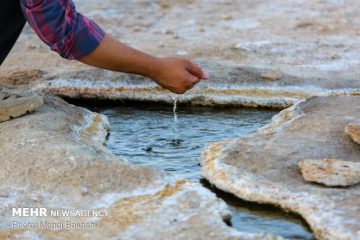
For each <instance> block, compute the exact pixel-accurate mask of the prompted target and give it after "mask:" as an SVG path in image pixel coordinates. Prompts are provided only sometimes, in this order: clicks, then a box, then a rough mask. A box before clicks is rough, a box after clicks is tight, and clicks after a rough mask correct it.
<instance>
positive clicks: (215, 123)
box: [92, 104, 313, 239]
mask: <svg viewBox="0 0 360 240" xmlns="http://www.w3.org/2000/svg"><path fill="white" fill-rule="evenodd" d="M92 110H95V111H98V112H100V113H103V114H105V115H107V116H108V117H109V121H110V124H111V133H110V137H109V139H108V142H107V145H108V148H109V149H110V150H111V151H112V152H113V153H114V154H116V155H119V156H122V157H125V158H126V159H128V160H129V161H130V162H132V163H134V164H141V165H145V166H154V167H157V168H162V169H164V170H166V171H169V172H173V173H175V174H177V175H180V176H182V177H185V178H188V179H192V180H194V181H199V179H200V164H199V157H200V154H201V152H202V150H203V148H204V147H205V146H206V145H208V144H209V143H212V142H216V141H219V140H224V139H229V138H236V137H239V136H243V135H248V134H252V133H255V132H256V129H257V128H259V127H261V126H263V125H265V124H267V123H269V122H270V119H271V117H272V116H273V115H275V114H276V112H275V111H260V110H254V109H239V108H206V107H201V108H200V107H198V108H194V107H179V108H178V109H177V117H178V118H179V121H178V123H177V127H176V129H174V112H173V111H172V110H174V109H172V108H171V107H170V106H156V107H154V106H153V105H141V104H137V105H132V106H120V107H103V108H96V107H95V108H94V107H93V108H92ZM174 131H177V132H174ZM174 136H176V138H175V139H174ZM202 183H203V185H205V186H206V187H208V188H209V189H211V190H212V191H214V192H215V193H216V194H217V195H218V196H219V197H220V198H222V199H224V200H225V201H226V202H227V204H228V205H229V206H230V209H231V211H232V213H233V218H232V220H231V225H232V226H233V227H234V228H236V229H238V230H241V231H244V232H270V233H274V234H276V235H281V236H283V237H286V238H289V239H312V237H313V236H312V234H311V233H309V231H308V230H307V228H306V227H305V226H304V224H303V221H302V220H301V218H299V217H297V216H293V215H291V214H287V213H284V212H283V211H281V210H279V209H277V208H274V207H269V206H265V207H264V206H263V205H259V204H256V203H248V202H244V201H242V200H240V199H238V198H236V197H233V196H232V195H230V194H226V193H224V192H221V191H219V190H216V189H213V188H211V187H210V186H209V185H208V184H207V183H206V182H205V181H202Z"/></svg>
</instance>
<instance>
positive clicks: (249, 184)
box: [202, 97, 360, 239]
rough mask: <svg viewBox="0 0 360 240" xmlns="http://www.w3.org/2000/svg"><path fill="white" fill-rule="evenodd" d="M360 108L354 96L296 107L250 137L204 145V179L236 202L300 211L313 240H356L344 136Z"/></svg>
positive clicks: (353, 155) (353, 178) (359, 232)
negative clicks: (206, 146) (236, 199)
mask: <svg viewBox="0 0 360 240" xmlns="http://www.w3.org/2000/svg"><path fill="white" fill-rule="evenodd" d="M359 104H360V97H314V98H311V99H309V100H307V101H305V102H301V103H298V104H296V105H294V106H293V107H291V108H288V109H286V110H283V111H282V112H281V113H280V114H279V115H277V116H275V117H274V119H273V121H272V123H271V124H269V125H267V126H265V127H263V128H261V129H259V130H258V133H257V134H255V135H253V136H249V137H244V138H240V139H237V140H233V141H224V142H219V143H216V144H214V145H211V146H209V147H208V148H207V149H206V150H205V152H204V155H203V157H202V176H203V177H204V178H206V179H207V180H209V181H210V182H211V183H212V184H214V185H215V186H216V187H217V188H220V189H222V190H224V191H227V192H231V193H233V194H235V195H236V196H238V197H240V198H243V199H246V200H249V201H255V202H260V203H269V204H274V205H278V206H280V207H282V208H284V209H287V210H290V211H293V212H296V213H299V214H300V215H302V216H303V217H304V219H305V220H306V221H307V222H308V223H309V225H310V227H311V228H312V230H313V231H314V234H315V235H316V236H317V237H318V238H319V239H359V238H360V185H359V184H357V183H359V182H360V172H359V164H360V147H359V145H358V143H356V142H354V141H353V140H352V138H351V137H350V136H349V135H348V134H346V132H345V128H346V127H347V125H349V124H353V122H357V120H358V119H359V117H360V111H359V110H360V108H359ZM328 158H331V159H328ZM309 159H311V161H309ZM304 161H305V162H304ZM299 164H300V169H301V171H300V169H299V166H298V165H299ZM314 166H315V167H314ZM314 168H315V169H314ZM302 174H303V175H302ZM308 181H309V182H308ZM312 182H316V183H317V184H315V183H312ZM354 184H357V185H354ZM324 185H326V186H327V187H326V186H324ZM339 186H342V187H339Z"/></svg>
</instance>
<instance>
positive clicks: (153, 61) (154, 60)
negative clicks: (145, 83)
mask: <svg viewBox="0 0 360 240" xmlns="http://www.w3.org/2000/svg"><path fill="white" fill-rule="evenodd" d="M161 69H162V58H160V57H154V56H151V57H150V58H149V60H148V61H147V63H146V66H144V68H143V70H144V71H143V72H142V73H141V75H142V76H144V77H147V78H150V79H152V80H154V79H155V78H156V76H158V75H159V72H160V71H161Z"/></svg>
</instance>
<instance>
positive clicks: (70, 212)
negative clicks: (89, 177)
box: [12, 207, 109, 217]
mask: <svg viewBox="0 0 360 240" xmlns="http://www.w3.org/2000/svg"><path fill="white" fill-rule="evenodd" d="M108 215H109V212H108V210H107V209H98V210H93V209H91V210H83V209H50V210H49V209H47V208H43V207H38V208H37V207H23V208H12V216H13V217H48V216H50V217H107V216H108Z"/></svg>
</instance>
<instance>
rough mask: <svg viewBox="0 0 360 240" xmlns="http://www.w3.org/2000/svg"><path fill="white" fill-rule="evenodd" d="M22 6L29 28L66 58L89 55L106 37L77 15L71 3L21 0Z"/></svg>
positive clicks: (97, 28) (67, 0)
mask: <svg viewBox="0 0 360 240" xmlns="http://www.w3.org/2000/svg"><path fill="white" fill-rule="evenodd" d="M20 3H21V8H22V10H23V12H24V15H25V18H26V19H27V21H28V23H29V24H30V26H31V27H32V28H33V29H34V30H35V32H36V33H37V34H38V36H39V37H40V38H41V40H42V41H44V42H45V43H46V44H47V45H48V46H50V48H51V49H52V50H53V51H55V52H58V53H59V54H60V55H61V56H62V57H63V58H66V59H79V58H81V57H83V56H86V55H87V54H89V53H91V52H92V51H94V50H95V49H96V48H97V47H98V46H99V44H100V43H101V41H102V40H103V38H104V35H105V33H104V31H103V30H102V29H101V28H100V27H99V26H98V25H97V24H96V23H95V22H93V21H92V20H91V19H89V18H87V17H86V16H83V15H82V14H80V13H78V12H77V11H76V9H75V5H74V3H73V1H72V0H20Z"/></svg>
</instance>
